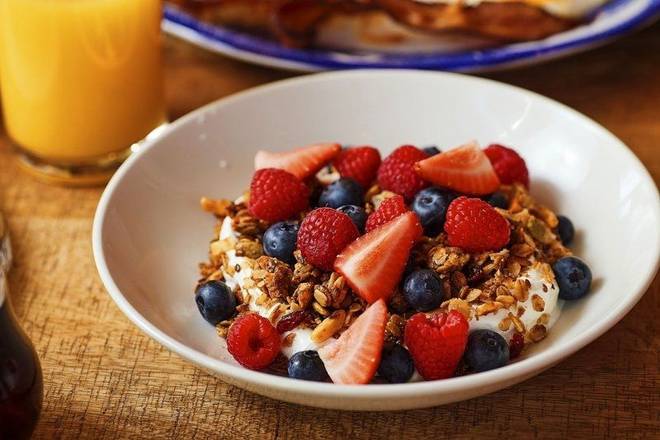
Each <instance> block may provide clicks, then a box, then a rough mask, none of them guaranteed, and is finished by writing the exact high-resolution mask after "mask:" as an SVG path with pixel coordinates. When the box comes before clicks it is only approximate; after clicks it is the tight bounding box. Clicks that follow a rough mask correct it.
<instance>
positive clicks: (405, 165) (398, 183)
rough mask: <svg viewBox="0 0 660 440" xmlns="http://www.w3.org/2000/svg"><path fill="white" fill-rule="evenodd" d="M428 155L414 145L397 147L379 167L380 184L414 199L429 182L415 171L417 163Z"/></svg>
mask: <svg viewBox="0 0 660 440" xmlns="http://www.w3.org/2000/svg"><path fill="white" fill-rule="evenodd" d="M427 157H428V156H427V154H426V153H424V152H423V151H422V150H420V149H418V148H416V147H413V146H412V145H404V146H402V147H399V148H397V149H396V150H394V151H393V152H392V154H390V155H389V156H387V157H386V158H385V160H383V163H381V164H380V168H379V169H378V184H379V185H380V187H381V188H382V189H385V190H388V191H392V192H395V193H397V194H401V195H402V196H403V197H404V198H405V199H406V200H412V198H413V197H415V194H417V193H418V192H419V190H421V189H423V188H426V187H427V186H428V184H427V183H426V182H425V181H424V179H422V178H421V177H420V176H419V175H418V174H417V173H416V172H415V169H414V167H415V163H416V162H418V161H420V160H424V159H426V158H427Z"/></svg>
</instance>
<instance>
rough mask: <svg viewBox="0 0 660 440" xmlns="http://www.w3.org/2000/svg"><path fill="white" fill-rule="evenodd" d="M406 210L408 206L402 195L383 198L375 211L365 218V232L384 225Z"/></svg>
mask: <svg viewBox="0 0 660 440" xmlns="http://www.w3.org/2000/svg"><path fill="white" fill-rule="evenodd" d="M406 212H408V207H407V206H406V202H405V201H404V200H403V197H401V196H400V195H398V194H397V195H395V196H393V197H388V198H387V199H385V200H383V202H382V203H381V204H380V206H379V207H378V209H377V210H376V212H374V213H372V214H371V215H370V216H369V217H368V218H367V229H366V231H367V232H370V231H373V230H374V229H376V228H377V227H379V226H382V225H384V224H385V223H387V222H389V221H390V220H394V219H395V218H397V217H398V216H400V215H401V214H405V213H406Z"/></svg>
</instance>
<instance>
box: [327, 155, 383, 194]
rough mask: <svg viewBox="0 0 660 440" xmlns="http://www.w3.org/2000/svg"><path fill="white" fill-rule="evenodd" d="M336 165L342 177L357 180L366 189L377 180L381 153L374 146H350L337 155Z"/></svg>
mask: <svg viewBox="0 0 660 440" xmlns="http://www.w3.org/2000/svg"><path fill="white" fill-rule="evenodd" d="M334 166H335V168H336V169H337V171H339V174H341V177H347V178H350V179H353V180H355V181H356V182H357V183H359V184H360V185H362V188H364V190H365V191H366V190H367V189H369V187H370V186H371V184H372V183H373V182H374V180H376V173H378V167H379V166H380V153H379V152H378V150H376V149H375V148H374V147H354V148H348V149H346V150H344V151H342V152H341V153H340V154H339V156H337V158H336V159H335V162H334Z"/></svg>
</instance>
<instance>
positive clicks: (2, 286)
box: [0, 213, 11, 307]
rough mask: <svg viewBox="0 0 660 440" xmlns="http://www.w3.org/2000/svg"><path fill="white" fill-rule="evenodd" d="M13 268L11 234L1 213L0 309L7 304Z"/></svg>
mask: <svg viewBox="0 0 660 440" xmlns="http://www.w3.org/2000/svg"><path fill="white" fill-rule="evenodd" d="M9 266H11V245H10V243H9V234H8V233H7V229H6V228H5V227H4V223H3V219H2V214H1V213H0V307H2V305H3V304H4V303H5V298H6V297H7V290H8V289H7V272H9Z"/></svg>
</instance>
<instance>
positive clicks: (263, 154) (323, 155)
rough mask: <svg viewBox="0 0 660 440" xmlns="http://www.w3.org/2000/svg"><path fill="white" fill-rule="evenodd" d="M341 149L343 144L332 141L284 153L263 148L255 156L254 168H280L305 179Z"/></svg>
mask: <svg viewBox="0 0 660 440" xmlns="http://www.w3.org/2000/svg"><path fill="white" fill-rule="evenodd" d="M340 151H341V146H340V145H339V144H332V143H328V144H314V145H309V146H307V147H302V148H296V149H294V150H291V151H285V152H283V153H272V152H270V151H263V150H261V151H259V152H257V155H256V156H255V157H254V169H255V170H260V169H262V168H279V169H281V170H286V171H288V172H290V173H291V174H293V175H294V176H296V177H297V178H299V179H300V180H305V179H306V178H307V177H309V176H312V175H314V174H316V172H317V171H318V170H320V169H321V168H323V165H325V164H326V163H328V162H329V161H330V160H331V159H333V158H334V157H335V156H336V155H337V154H339V152H340Z"/></svg>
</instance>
